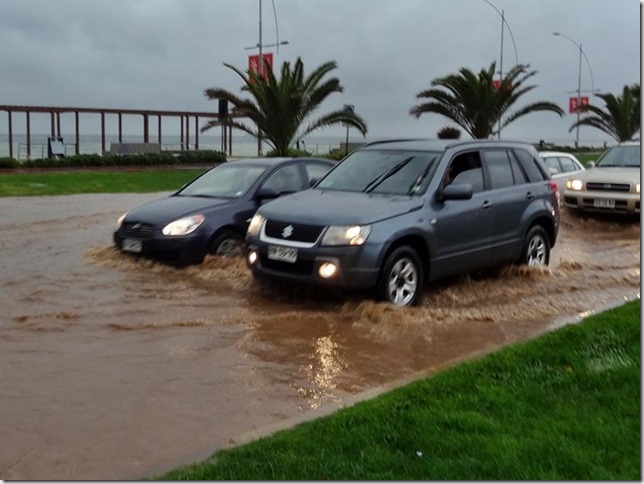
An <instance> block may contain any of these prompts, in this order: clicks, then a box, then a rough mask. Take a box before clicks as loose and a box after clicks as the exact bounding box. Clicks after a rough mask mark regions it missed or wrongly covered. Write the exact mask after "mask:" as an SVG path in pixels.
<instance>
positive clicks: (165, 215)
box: [125, 196, 233, 225]
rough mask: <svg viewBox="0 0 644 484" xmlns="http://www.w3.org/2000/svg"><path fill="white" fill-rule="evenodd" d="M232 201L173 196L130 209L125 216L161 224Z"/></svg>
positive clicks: (138, 220) (137, 220) (128, 218)
mask: <svg viewBox="0 0 644 484" xmlns="http://www.w3.org/2000/svg"><path fill="white" fill-rule="evenodd" d="M231 203H233V202H232V200H230V199H227V198H204V197H182V196H172V197H167V198H161V199H159V200H154V201H152V202H149V203H146V204H144V205H141V206H140V207H136V208H135V209H133V210H130V211H129V212H128V213H127V215H126V216H125V221H126V222H142V223H146V224H152V225H161V224H166V223H168V222H172V221H173V220H176V219H178V218H181V217H183V216H185V215H190V214H193V213H197V212H204V211H206V210H210V209H213V208H220V207H224V206H226V205H230V204H231Z"/></svg>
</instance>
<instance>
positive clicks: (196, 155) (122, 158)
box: [0, 150, 226, 169]
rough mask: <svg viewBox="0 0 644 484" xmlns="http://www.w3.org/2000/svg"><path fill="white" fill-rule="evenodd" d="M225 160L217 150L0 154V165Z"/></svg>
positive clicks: (79, 165) (81, 165) (71, 165)
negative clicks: (30, 157)
mask: <svg viewBox="0 0 644 484" xmlns="http://www.w3.org/2000/svg"><path fill="white" fill-rule="evenodd" d="M225 161H226V155H225V154H224V153H222V152H220V151H213V150H202V151H184V152H181V153H178V154H172V153H145V154H130V155H115V156H101V155H97V154H93V155H76V156H66V157H64V158H37V159H33V160H16V159H14V158H7V157H5V158H0V168H5V169H6V168H9V169H11V168H19V169H23V168H89V167H109V166H157V165H200V164H217V163H223V162H225Z"/></svg>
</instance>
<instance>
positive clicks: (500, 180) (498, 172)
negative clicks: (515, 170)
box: [483, 150, 514, 189]
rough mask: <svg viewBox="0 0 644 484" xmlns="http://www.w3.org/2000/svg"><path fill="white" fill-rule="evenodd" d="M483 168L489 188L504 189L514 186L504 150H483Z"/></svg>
mask: <svg viewBox="0 0 644 484" xmlns="http://www.w3.org/2000/svg"><path fill="white" fill-rule="evenodd" d="M483 157H484V159H485V168H486V169H487V173H488V175H489V182H490V188H491V189H495V188H505V187H511V186H512V185H514V175H513V174H512V166H511V165H510V157H509V156H508V152H507V151H506V150H485V151H484V152H483Z"/></svg>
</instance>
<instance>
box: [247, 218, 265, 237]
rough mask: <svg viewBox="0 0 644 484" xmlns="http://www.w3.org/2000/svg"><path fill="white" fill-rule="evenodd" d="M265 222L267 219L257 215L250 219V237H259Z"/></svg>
mask: <svg viewBox="0 0 644 484" xmlns="http://www.w3.org/2000/svg"><path fill="white" fill-rule="evenodd" d="M265 221H266V219H265V218H264V217H262V216H261V215H260V214H258V213H256V214H255V216H254V217H253V218H252V219H250V223H249V224H248V235H252V236H253V237H259V231H260V229H261V228H262V225H264V222H265Z"/></svg>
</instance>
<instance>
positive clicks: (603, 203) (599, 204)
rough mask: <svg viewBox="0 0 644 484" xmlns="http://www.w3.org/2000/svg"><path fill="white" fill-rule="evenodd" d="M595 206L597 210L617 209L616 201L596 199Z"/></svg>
mask: <svg viewBox="0 0 644 484" xmlns="http://www.w3.org/2000/svg"><path fill="white" fill-rule="evenodd" d="M593 205H594V206H595V208H615V200H603V199H596V200H595V201H594V202H593Z"/></svg>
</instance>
